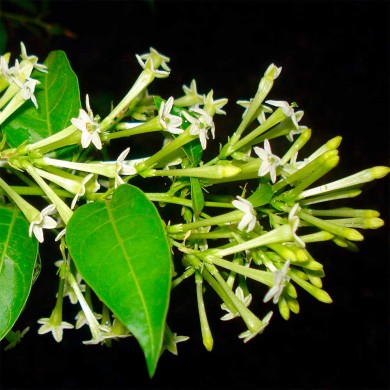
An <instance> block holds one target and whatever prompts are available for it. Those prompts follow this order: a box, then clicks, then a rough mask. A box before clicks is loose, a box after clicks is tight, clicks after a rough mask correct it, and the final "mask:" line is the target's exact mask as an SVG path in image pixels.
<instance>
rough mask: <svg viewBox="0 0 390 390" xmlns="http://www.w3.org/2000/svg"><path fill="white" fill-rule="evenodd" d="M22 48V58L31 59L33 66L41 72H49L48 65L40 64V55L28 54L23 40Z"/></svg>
mask: <svg viewBox="0 0 390 390" xmlns="http://www.w3.org/2000/svg"><path fill="white" fill-rule="evenodd" d="M20 49H21V54H20V56H21V57H22V60H25V61H29V62H31V63H32V65H33V67H34V68H35V69H36V70H39V71H40V72H43V73H47V66H46V65H43V64H38V57H37V56H29V55H27V51H26V46H24V43H23V42H20Z"/></svg>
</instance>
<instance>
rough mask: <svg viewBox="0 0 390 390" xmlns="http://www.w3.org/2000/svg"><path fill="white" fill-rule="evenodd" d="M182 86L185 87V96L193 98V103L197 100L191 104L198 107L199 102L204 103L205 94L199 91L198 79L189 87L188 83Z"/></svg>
mask: <svg viewBox="0 0 390 390" xmlns="http://www.w3.org/2000/svg"><path fill="white" fill-rule="evenodd" d="M182 88H183V91H184V93H185V97H187V98H189V99H191V100H193V101H192V103H193V102H194V101H195V102H196V103H195V104H191V105H192V107H193V108H198V107H199V103H202V101H203V96H202V95H200V94H199V93H198V89H197V86H196V80H195V79H194V80H192V81H191V84H190V86H189V87H187V86H186V85H183V87H182ZM180 100H182V98H181V99H180Z"/></svg>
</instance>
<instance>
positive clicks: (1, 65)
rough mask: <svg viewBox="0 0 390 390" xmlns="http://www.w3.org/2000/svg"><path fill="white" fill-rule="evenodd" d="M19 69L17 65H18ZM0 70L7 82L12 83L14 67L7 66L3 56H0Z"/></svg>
mask: <svg viewBox="0 0 390 390" xmlns="http://www.w3.org/2000/svg"><path fill="white" fill-rule="evenodd" d="M18 69H19V67H18ZM0 72H1V74H2V75H3V76H4V77H5V79H6V80H7V81H8V83H10V84H11V83H12V82H13V81H14V77H13V76H15V73H14V68H9V67H8V63H7V61H6V59H5V58H4V57H3V56H0Z"/></svg>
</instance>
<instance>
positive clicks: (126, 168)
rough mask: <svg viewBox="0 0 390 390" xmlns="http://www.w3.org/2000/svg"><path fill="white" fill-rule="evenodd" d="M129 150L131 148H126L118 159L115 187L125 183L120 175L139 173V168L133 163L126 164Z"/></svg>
mask: <svg viewBox="0 0 390 390" xmlns="http://www.w3.org/2000/svg"><path fill="white" fill-rule="evenodd" d="M129 152H130V148H127V149H125V150H124V151H123V152H122V153H121V154H120V155H119V157H118V159H117V160H116V176H115V188H116V187H118V186H119V185H121V184H123V183H124V181H123V180H122V178H121V177H120V176H119V175H123V176H129V175H135V174H136V173H137V170H136V169H135V168H134V165H133V164H131V163H129V164H125V158H126V157H127V155H128V154H129Z"/></svg>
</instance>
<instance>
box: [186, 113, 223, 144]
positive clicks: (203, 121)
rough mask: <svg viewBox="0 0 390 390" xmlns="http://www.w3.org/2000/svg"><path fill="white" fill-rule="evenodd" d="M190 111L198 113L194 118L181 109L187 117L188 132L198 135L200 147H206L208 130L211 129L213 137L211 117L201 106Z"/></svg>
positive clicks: (213, 128) (213, 130) (213, 127)
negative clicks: (188, 123)
mask: <svg viewBox="0 0 390 390" xmlns="http://www.w3.org/2000/svg"><path fill="white" fill-rule="evenodd" d="M191 112H194V113H196V114H198V117H197V118H195V117H193V116H192V115H189V114H188V113H187V112H185V111H183V115H184V116H185V118H186V119H187V121H188V122H190V123H191V125H190V134H191V135H197V136H199V140H200V144H201V145H202V149H203V150H204V149H206V147H207V140H208V138H209V137H208V131H209V130H210V131H211V135H212V136H213V138H215V126H214V122H213V118H212V117H211V116H210V115H209V114H208V113H207V112H206V111H205V110H203V109H201V108H193V109H191Z"/></svg>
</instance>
